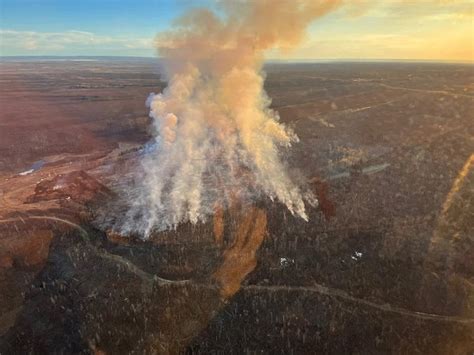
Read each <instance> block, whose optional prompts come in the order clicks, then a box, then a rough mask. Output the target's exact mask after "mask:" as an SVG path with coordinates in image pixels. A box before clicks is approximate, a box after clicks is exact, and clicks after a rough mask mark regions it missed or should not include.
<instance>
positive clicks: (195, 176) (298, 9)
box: [120, 0, 339, 236]
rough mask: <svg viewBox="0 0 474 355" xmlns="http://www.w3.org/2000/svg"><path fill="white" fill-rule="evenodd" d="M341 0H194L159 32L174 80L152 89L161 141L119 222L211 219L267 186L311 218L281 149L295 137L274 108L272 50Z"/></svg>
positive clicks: (139, 228)
mask: <svg viewBox="0 0 474 355" xmlns="http://www.w3.org/2000/svg"><path fill="white" fill-rule="evenodd" d="M338 3H339V2H338V1H335V0H304V1H295V0H247V1H232V2H226V3H220V7H219V11H218V14H216V13H214V12H213V11H211V10H209V9H198V10H193V11H191V12H189V13H187V14H186V15H185V16H184V17H182V18H180V19H179V20H178V21H177V22H176V23H175V26H174V28H173V30H171V31H169V32H165V33H162V34H160V35H159V36H158V38H157V46H158V52H159V55H160V56H161V58H162V60H163V63H164V71H165V75H166V79H167V80H168V87H167V88H166V89H165V90H164V91H163V92H162V93H159V94H154V93H152V94H150V96H149V97H148V99H147V101H146V105H147V106H148V107H149V108H150V117H151V118H152V119H153V125H154V132H155V143H156V144H154V146H153V148H152V149H150V151H148V152H147V154H146V155H145V156H144V158H143V162H142V163H143V164H142V165H143V170H144V176H143V181H142V182H141V184H142V185H141V186H140V188H139V189H138V195H137V196H136V198H135V203H134V206H132V208H131V209H130V210H129V212H128V214H127V218H126V219H125V220H124V221H123V224H122V225H121V227H120V228H121V229H122V232H138V233H141V234H144V235H145V236H147V235H149V234H150V233H151V232H152V231H154V230H163V229H167V228H173V227H175V226H176V225H177V224H179V223H181V222H187V221H190V222H192V223H196V222H198V221H203V220H205V219H206V218H207V217H208V216H209V215H211V214H212V213H213V210H214V209H215V208H216V206H229V205H230V204H231V203H232V201H233V200H235V199H240V200H248V199H250V200H251V199H255V198H257V197H259V196H268V197H270V198H271V199H272V200H278V201H279V202H281V203H283V204H284V205H286V207H287V208H288V209H289V210H290V211H291V213H292V214H294V215H296V216H299V217H301V218H303V219H305V220H307V219H308V217H307V214H306V212H305V202H304V201H305V200H306V201H308V198H307V196H306V194H305V193H304V192H303V191H302V190H301V188H300V187H299V186H297V185H296V184H295V183H293V182H292V181H291V179H290V177H289V175H288V172H287V169H286V168H285V165H284V164H283V162H282V161H281V158H280V151H281V149H284V148H287V147H290V146H291V144H292V143H295V142H298V137H297V136H296V135H295V134H294V133H293V132H292V131H291V130H290V129H288V128H287V127H285V126H284V125H282V124H281V123H279V117H278V113H277V112H276V111H274V110H271V109H270V108H269V106H270V99H269V98H268V97H267V95H266V93H265V91H264V89H263V83H264V73H263V72H262V64H263V58H264V53H265V51H266V50H269V49H274V48H278V49H281V50H284V51H285V50H289V49H291V48H292V47H294V46H295V45H297V44H298V43H300V41H301V40H302V39H303V37H304V34H305V29H306V27H307V26H308V25H309V24H310V23H311V22H312V21H313V20H314V19H316V18H318V17H320V16H323V15H324V14H326V13H327V12H329V11H331V10H332V9H334V8H335V7H336V6H338Z"/></svg>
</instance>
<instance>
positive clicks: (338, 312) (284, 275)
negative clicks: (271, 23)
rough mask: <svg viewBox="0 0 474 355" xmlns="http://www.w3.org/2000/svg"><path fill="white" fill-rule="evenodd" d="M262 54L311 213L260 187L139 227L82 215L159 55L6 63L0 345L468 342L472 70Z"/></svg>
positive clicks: (127, 140) (133, 137)
mask: <svg viewBox="0 0 474 355" xmlns="http://www.w3.org/2000/svg"><path fill="white" fill-rule="evenodd" d="M265 71H266V72H267V77H266V82H265V88H266V91H267V93H268V95H269V97H270V98H271V99H272V108H273V109H274V110H276V111H278V112H279V114H280V119H281V121H282V122H283V123H285V124H286V125H288V126H289V127H291V128H292V129H293V130H294V131H295V133H296V134H297V135H298V137H299V138H300V142H299V143H298V144H295V145H294V146H293V147H292V148H291V149H290V150H288V151H285V152H283V155H284V158H285V160H286V161H287V163H288V166H289V169H290V171H292V172H293V173H294V174H295V176H298V177H304V180H307V181H308V183H309V184H311V186H312V188H313V189H314V191H315V194H316V195H317V196H318V199H319V205H318V206H317V207H315V208H314V209H311V210H310V211H309V215H310V220H309V222H304V221H302V220H299V219H297V218H294V217H292V216H291V214H290V213H289V212H288V211H286V210H285V208H284V207H283V206H281V205H279V204H277V203H270V202H269V201H265V200H263V201H257V202H256V203H255V205H254V206H250V207H245V208H244V207H242V206H240V207H236V208H235V209H230V210H226V211H216V214H215V216H214V218H213V219H212V220H210V221H209V222H208V223H204V224H200V225H196V226H192V225H182V226H180V227H179V228H177V230H176V231H169V232H164V233H157V234H156V235H154V236H153V237H152V238H151V239H150V240H148V241H143V240H140V239H137V238H125V237H123V236H120V235H116V234H114V233H112V232H111V231H108V230H101V228H100V226H98V224H97V223H95V222H94V221H96V220H97V216H98V215H103V214H104V213H105V214H106V213H107V206H109V205H110V204H111V203H113V202H114V198H115V197H114V196H115V195H116V193H117V190H118V189H120V186H121V185H120V182H121V179H123V177H124V176H126V175H127V174H128V173H129V172H130V170H131V169H132V168H133V164H136V161H137V155H139V153H140V151H141V148H142V147H143V146H144V145H145V144H146V142H148V141H149V139H150V131H149V127H148V126H149V124H150V120H149V118H148V113H147V109H146V107H145V104H144V103H145V99H146V97H147V96H148V94H149V93H150V92H160V91H161V90H163V88H164V87H165V86H166V83H165V82H164V81H163V80H162V78H161V77H160V74H159V62H158V61H155V60H151V59H114V58H87V60H86V58H77V59H75V60H46V59H44V60H37V61H31V60H3V61H2V62H0V91H1V95H0V108H1V110H0V222H1V223H0V289H1V290H2V291H1V292H0V336H1V338H0V353H5V354H9V353H29V352H35V353H41V352H46V353H63V352H67V353H91V352H92V353H94V352H95V353H97V354H99V353H130V352H133V351H135V352H139V353H147V352H153V351H155V352H157V353H170V352H171V353H175V352H188V353H205V354H207V353H220V352H223V351H225V349H232V351H233V352H235V353H292V352H293V353H325V354H341V353H364V354H380V353H400V354H401V353H430V354H447V353H450V354H466V353H470V352H472V351H473V350H474V347H473V344H474V284H473V282H474V258H472V255H474V232H473V231H474V193H473V191H474V155H473V154H474V140H473V137H474V119H473V112H474V67H473V66H472V65H468V64H446V63H445V64H441V63H381V62H373V63H269V64H267V65H266V66H265ZM302 179H303V178H302ZM226 351H227V350H226Z"/></svg>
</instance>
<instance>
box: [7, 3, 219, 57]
mask: <svg viewBox="0 0 474 355" xmlns="http://www.w3.org/2000/svg"><path fill="white" fill-rule="evenodd" d="M210 3H211V2H210V1H206V0H146V1H144V0H0V30H2V31H3V32H2V42H1V43H0V54H2V55H48V54H51V55H55V54H56V55H107V54H110V55H136V56H141V55H146V56H151V55H153V54H154V51H153V48H152V45H151V42H152V40H153V38H154V36H155V35H156V33H157V32H159V31H161V30H164V29H166V28H169V27H170V25H171V24H172V22H173V19H175V18H176V17H178V16H179V15H180V14H182V13H183V12H184V11H185V10H187V9H189V8H192V7H199V6H209V4H210ZM7 31H8V32H7ZM22 34H23V35H24V36H25V37H26V39H25V40H22V41H20V42H17V43H15V42H14V41H11V42H9V43H5V42H7V41H6V40H7V39H8V38H7V37H14V36H18V37H20V36H21V35H22ZM87 34H90V35H89V36H88V35H87ZM28 37H30V38H31V40H30V42H29V43H30V46H29V45H28ZM36 37H38V38H36ZM35 40H36V41H37V42H39V45H38V46H35V45H34V44H33V43H32V42H33V41H35ZM48 40H49V41H50V42H51V41H59V42H60V43H59V44H57V45H54V44H52V43H50V44H48V43H46V44H44V43H42V42H43V41H48ZM81 42H83V43H82V45H81ZM68 43H70V44H71V45H68ZM40 45H41V46H40ZM129 47H131V48H129Z"/></svg>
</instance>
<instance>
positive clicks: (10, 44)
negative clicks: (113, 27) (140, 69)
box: [0, 29, 153, 55]
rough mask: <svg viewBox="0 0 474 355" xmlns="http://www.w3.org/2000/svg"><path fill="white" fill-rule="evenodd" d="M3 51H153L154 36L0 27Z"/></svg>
mask: <svg viewBox="0 0 474 355" xmlns="http://www.w3.org/2000/svg"><path fill="white" fill-rule="evenodd" d="M0 38H1V41H0V54H2V55H8V54H11V53H14V54H16V53H20V54H29V55H35V54H45V53H56V52H59V53H60V52H68V53H82V52H84V53H85V54H87V53H88V51H90V52H96V51H97V50H113V51H120V50H128V51H130V50H134V49H136V50H142V51H143V50H151V49H152V48H153V41H152V39H151V38H137V37H126V36H105V35H98V34H95V33H92V32H85V31H76V30H70V31H65V32H35V31H16V30H9V29H2V30H0Z"/></svg>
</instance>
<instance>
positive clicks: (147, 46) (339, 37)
mask: <svg viewBox="0 0 474 355" xmlns="http://www.w3.org/2000/svg"><path fill="white" fill-rule="evenodd" d="M231 1H232V0H231ZM233 1H237V0H233ZM273 1H274V2H275V3H278V0H273ZM295 1H297V0H295ZM315 1H316V0H315ZM346 3H348V4H349V5H348V6H342V7H340V8H339V9H338V10H336V11H334V12H332V13H330V14H328V15H327V16H325V17H323V18H321V19H319V20H317V21H315V22H314V23H313V24H312V25H311V27H310V28H309V29H308V35H307V37H306V39H305V41H304V42H303V43H301V45H300V46H299V47H298V48H296V49H295V50H293V51H291V52H289V53H285V54H281V53H280V52H278V51H270V52H269V53H267V58H268V59H282V60H312V59H316V60H321V59H322V60H325V59H349V60H350V59H355V60H363V59H381V60H384V59H387V60H388V59H404V60H443V61H444V60H448V61H464V62H466V61H468V62H473V61H474V22H473V21H474V20H473V19H474V0H468V1H461V0H352V1H350V0H347V1H346ZM203 6H207V7H211V8H215V7H216V2H215V1H214V0H147V1H145V0H80V1H73V0H72V1H71V0H0V55H2V56H12V55H17V56H30V55H61V56H76V55H86V56H99V55H104V56H147V57H148V56H149V57H151V56H156V50H155V49H154V47H153V42H154V38H155V36H156V34H157V33H159V32H160V31H163V30H166V29H169V28H170V26H171V25H172V24H173V20H174V19H175V18H177V17H178V16H180V15H181V14H183V13H184V12H185V11H186V10H188V9H190V8H194V7H203Z"/></svg>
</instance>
